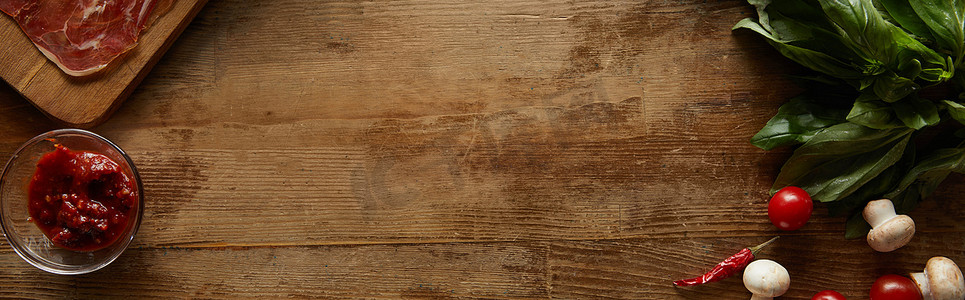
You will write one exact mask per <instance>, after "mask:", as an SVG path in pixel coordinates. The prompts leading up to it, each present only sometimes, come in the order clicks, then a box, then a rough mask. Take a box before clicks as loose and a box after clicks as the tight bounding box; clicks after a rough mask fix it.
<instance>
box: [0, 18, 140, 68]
mask: <svg viewBox="0 0 965 300" xmlns="http://www.w3.org/2000/svg"><path fill="white" fill-rule="evenodd" d="M155 2H156V0H0V10H2V11H3V12H4V13H6V14H8V15H10V16H12V17H13V18H14V20H16V21H17V23H19V24H20V28H21V29H23V31H24V33H26V34H27V37H29V38H30V40H31V41H33V43H34V45H36V46H37V49H40V52H42V53H43V54H44V55H45V56H47V58H49V59H50V60H51V61H53V62H54V63H55V64H57V66H58V67H60V69H61V70H63V71H64V72H65V73H67V74H69V75H72V76H84V75H89V74H93V73H94V72H97V71H98V70H101V69H103V68H104V67H105V66H107V65H108V64H109V63H110V62H111V61H112V60H114V59H115V58H117V57H118V56H119V55H121V54H123V53H124V52H127V51H128V50H130V49H131V48H134V46H135V45H137V38H138V36H140V34H141V31H142V30H144V28H145V27H147V25H148V20H149V17H150V15H151V11H152V10H153V9H154V6H155Z"/></svg>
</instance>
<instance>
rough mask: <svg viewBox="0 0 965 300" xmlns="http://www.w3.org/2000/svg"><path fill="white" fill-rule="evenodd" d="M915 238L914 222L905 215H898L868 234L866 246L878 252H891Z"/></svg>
mask: <svg viewBox="0 0 965 300" xmlns="http://www.w3.org/2000/svg"><path fill="white" fill-rule="evenodd" d="M913 236H915V221H912V220H911V217H909V216H907V215H898V216H895V217H894V218H891V219H890V220H888V221H886V222H884V223H883V224H881V225H880V226H878V227H875V228H874V229H872V230H871V231H870V232H868V245H870V246H871V248H872V249H875V251H878V252H891V251H894V250H895V249H898V248H901V247H902V246H904V245H905V244H908V242H909V241H911V238H912V237H913Z"/></svg>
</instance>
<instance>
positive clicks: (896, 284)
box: [871, 274, 921, 300]
mask: <svg viewBox="0 0 965 300" xmlns="http://www.w3.org/2000/svg"><path fill="white" fill-rule="evenodd" d="M871 300H921V291H919V290H918V286H916V285H915V282H914V281H911V279H908V277H905V276H900V275H895V274H888V275H885V276H881V277H878V280H875V283H874V284H872V285H871Z"/></svg>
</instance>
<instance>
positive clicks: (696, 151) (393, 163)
mask: <svg viewBox="0 0 965 300" xmlns="http://www.w3.org/2000/svg"><path fill="white" fill-rule="evenodd" d="M752 12H753V10H752V8H751V7H749V5H747V4H746V3H744V2H742V1H736V0H735V1H662V0H650V1H636V0H634V1H630V0H626V1H509V0H507V1H490V2H486V3H470V2H462V1H416V0H404V1H391V2H366V1H301V0H286V1H240V0H225V1H211V2H210V3H208V4H207V5H206V6H205V8H204V9H203V10H202V11H201V12H200V14H199V15H198V17H197V18H196V19H195V20H194V21H193V22H192V23H191V25H190V26H189V27H188V28H187V29H186V30H185V32H184V33H183V34H182V36H181V37H180V38H179V39H178V41H177V42H176V43H175V44H174V46H173V47H172V48H171V49H170V51H168V52H167V54H166V55H165V57H164V58H163V59H162V60H161V61H160V63H159V64H158V65H157V66H156V67H155V68H154V70H153V71H152V72H151V74H150V75H149V76H148V77H147V78H146V79H145V80H144V82H143V84H141V85H140V86H139V87H138V88H137V89H136V90H135V91H134V93H133V94H132V96H131V98H130V100H129V101H127V102H126V103H125V104H124V105H123V106H122V107H121V108H120V109H119V111H118V112H117V113H116V114H115V115H114V117H112V119H111V120H109V121H108V122H106V123H104V124H103V125H100V126H98V127H95V128H94V131H96V132H98V133H100V134H103V135H105V136H106V137H108V138H110V139H111V140H113V141H115V142H116V143H117V144H119V145H120V146H121V147H123V148H124V149H125V150H126V151H127V152H128V153H129V154H130V155H131V156H132V158H133V160H134V161H135V163H136V164H137V166H138V168H139V170H140V171H141V175H142V177H143V182H144V186H145V196H146V199H147V211H146V213H145V216H146V218H145V220H144V223H143V224H142V226H141V230H140V232H139V234H138V236H137V237H136V238H135V240H134V244H133V245H132V247H131V249H129V250H128V252H125V254H124V255H123V256H121V258H120V259H119V260H118V261H117V262H115V263H114V264H112V265H111V266H109V267H107V268H106V269H104V270H102V271H98V272H95V273H93V274H88V275H83V276H75V277H61V276H53V275H49V274H45V273H43V272H42V271H39V270H36V269H34V268H32V267H30V266H29V265H27V264H26V263H25V262H23V261H22V260H21V259H20V258H19V257H17V256H16V255H15V254H14V253H13V252H12V250H10V249H9V246H7V245H6V244H5V243H2V244H0V249H2V250H0V296H9V297H15V298H17V297H28V298H33V297H77V298H102V297H107V298H131V297H135V298H143V297H155V298H171V297H175V298H232V299H234V298H287V297H291V298H316V297H321V298H342V297H346V298H392V299H397V298H432V299H437V298H474V297H475V298H562V299H593V298H624V299H742V298H747V297H749V293H747V292H746V291H745V289H744V287H743V284H741V282H740V279H739V278H732V279H728V280H725V281H722V282H720V283H716V284H712V285H707V286H701V287H692V288H674V287H673V286H672V284H671V283H670V282H671V281H672V280H674V279H681V278H684V277H689V276H693V275H697V274H699V273H701V272H703V271H706V270H707V269H708V268H710V267H711V266H713V265H714V264H716V263H717V262H719V261H720V260H721V259H723V258H725V257H727V256H729V255H731V254H733V253H735V252H736V251H738V250H739V249H741V248H743V247H747V246H751V245H755V244H758V243H760V242H762V241H764V240H766V239H768V238H770V237H772V236H774V235H778V234H781V235H783V236H784V237H783V238H781V239H780V240H779V241H778V242H777V243H775V244H774V245H772V246H771V247H769V248H767V249H766V250H765V251H763V252H762V253H761V254H760V257H762V258H769V259H774V260H777V261H779V262H781V263H782V264H783V265H784V266H785V267H787V269H788V270H789V271H790V273H791V277H792V286H791V290H790V291H789V292H788V295H787V296H786V297H785V298H787V299H807V298H809V297H810V296H811V295H812V294H813V293H815V292H817V291H819V290H823V289H836V290H838V291H840V292H842V293H844V294H845V295H846V296H848V297H849V298H851V299H862V298H865V297H866V295H867V290H868V289H869V287H870V284H871V282H873V280H874V279H875V278H876V277H878V276H880V275H883V274H886V273H907V272H911V271H915V270H918V269H920V268H922V267H923V266H924V263H925V261H926V260H927V259H928V258H929V257H931V256H936V255H944V256H947V257H950V258H952V259H954V260H956V261H959V262H961V263H965V246H963V245H965V235H963V233H965V225H963V224H961V223H960V221H959V220H961V219H963V217H965V202H962V201H961V200H959V198H960V195H962V194H963V193H965V184H962V177H960V176H953V177H952V178H950V179H949V180H948V182H947V183H946V184H945V185H944V186H943V187H942V188H941V189H940V191H939V192H938V193H937V194H936V195H935V196H934V197H933V199H931V201H927V202H925V203H924V204H923V205H922V206H921V207H920V208H919V209H918V210H916V211H915V212H914V213H913V214H912V217H913V218H914V219H915V221H916V223H917V224H918V225H919V232H918V235H917V236H916V238H915V240H913V241H912V243H911V244H910V245H909V246H907V247H905V248H902V249H901V250H899V251H896V252H894V253H888V254H881V253H875V252H874V251H873V250H871V249H870V248H869V247H868V246H867V245H865V243H864V242H863V241H861V240H855V241H848V240H844V239H843V228H844V220H843V219H841V218H833V217H828V216H827V209H826V207H824V206H823V205H821V204H818V205H817V206H816V211H815V214H814V216H813V217H812V219H811V221H810V222H809V223H808V225H807V226H805V227H804V228H803V229H802V230H799V231H795V232H790V233H784V232H778V231H777V230H776V229H775V228H774V226H773V225H771V224H770V222H769V221H768V219H767V216H766V201H767V194H766V191H767V189H768V188H769V187H770V184H771V182H772V181H773V179H774V176H775V175H776V174H777V171H778V169H779V168H780V166H781V164H782V162H783V161H784V160H785V159H786V158H787V157H788V156H789V154H790V152H789V150H788V149H782V150H777V151H772V152H765V151H762V150H760V149H757V148H755V147H753V146H751V145H750V144H749V143H748V140H749V138H750V137H751V136H752V135H753V134H754V133H755V132H756V131H757V130H758V129H759V128H760V126H762V125H763V124H764V123H765V122H766V121H767V119H768V118H770V117H771V116H772V115H773V114H774V112H775V111H776V109H777V107H778V106H779V105H780V104H781V103H783V102H784V101H785V99H787V98H788V97H790V96H793V95H794V94H796V93H797V92H798V91H799V90H798V89H797V88H795V87H794V86H793V85H792V84H791V83H790V82H789V81H788V80H787V79H786V78H785V77H784V75H786V74H791V73H794V72H798V71H800V69H799V68H798V67H797V66H795V65H793V64H792V63H790V62H788V61H787V60H785V59H783V58H782V57H780V56H779V55H778V54H777V53H776V52H775V51H773V50H772V49H771V48H770V47H769V46H768V45H767V44H766V43H765V42H764V41H762V40H760V39H759V38H758V37H756V36H753V35H752V34H750V33H747V32H735V33H732V32H731V31H730V27H731V26H732V25H733V24H734V23H736V22H737V21H738V20H740V19H742V18H744V17H746V16H750V15H751V14H752ZM24 120H26V121H24ZM55 126H56V125H55V124H52V123H50V122H47V121H44V118H43V116H42V115H41V113H39V112H38V111H36V110H35V109H33V108H32V107H30V105H28V104H26V102H25V100H23V99H22V98H20V97H18V96H16V94H15V92H13V91H12V90H10V89H5V88H2V87H0V130H2V132H3V133H4V134H2V135H0V159H6V158H8V157H9V155H10V154H9V153H11V152H12V151H13V150H15V149H16V148H17V147H18V146H19V145H20V143H22V142H23V141H25V140H27V139H29V138H30V137H32V136H34V135H36V134H39V133H41V132H43V131H46V130H48V129H51V128H54V127H55ZM118 286H122V287H123V288H116V287H118Z"/></svg>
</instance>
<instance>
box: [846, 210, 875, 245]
mask: <svg viewBox="0 0 965 300" xmlns="http://www.w3.org/2000/svg"><path fill="white" fill-rule="evenodd" d="M869 231H871V225H869V224H868V222H867V221H865V220H864V216H863V215H861V212H860V211H859V212H857V213H855V214H853V215H851V217H850V218H848V222H847V223H845V225H844V238H845V239H849V240H852V239H857V238H863V237H865V236H867V235H868V232H869Z"/></svg>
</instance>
